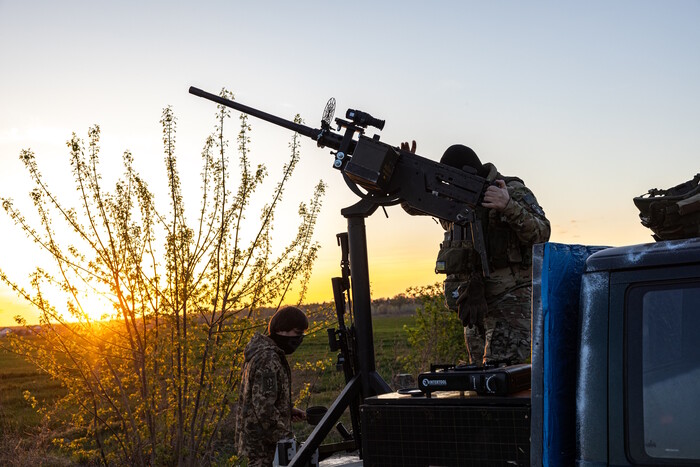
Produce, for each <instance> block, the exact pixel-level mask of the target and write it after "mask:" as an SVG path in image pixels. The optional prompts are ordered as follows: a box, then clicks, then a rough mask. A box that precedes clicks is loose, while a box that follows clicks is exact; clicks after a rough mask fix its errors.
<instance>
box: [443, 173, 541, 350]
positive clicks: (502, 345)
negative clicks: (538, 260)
mask: <svg viewBox="0 0 700 467" xmlns="http://www.w3.org/2000/svg"><path fill="white" fill-rule="evenodd" d="M484 167H485V168H488V170H489V175H488V176H487V177H486V178H487V180H489V181H490V182H492V181H494V180H496V179H501V180H504V181H505V182H506V187H507V188H508V194H509V196H510V200H509V201H508V205H507V206H506V208H505V209H504V210H503V211H497V210H495V209H486V208H482V209H480V217H481V219H482V224H483V229H484V236H485V240H486V248H487V255H488V260H489V268H490V272H491V274H490V277H489V278H487V279H484V297H485V299H486V303H487V306H488V312H487V314H486V316H485V317H484V319H483V325H477V326H472V327H471V328H468V327H465V328H464V340H465V343H466V345H467V351H468V352H469V360H470V363H485V362H487V361H489V360H502V359H509V360H510V361H511V362H512V363H522V362H525V361H527V360H528V359H529V357H530V314H531V298H532V286H531V283H532V246H533V245H534V244H535V243H543V242H546V241H547V240H549V234H550V225H549V221H548V220H547V218H546V217H545V214H544V211H543V210H542V208H541V207H540V206H539V205H538V204H537V199H536V198H535V195H534V194H533V193H532V192H531V191H530V190H529V189H528V188H527V187H526V186H525V184H524V183H523V181H522V180H520V179H519V178H516V177H503V176H502V175H500V174H499V173H498V171H497V170H496V167H494V166H493V164H484ZM442 225H443V227H444V228H445V229H446V233H445V240H446V241H448V242H449V240H451V238H450V236H451V228H452V224H451V223H448V222H444V221H443V222H442ZM466 247H467V248H472V250H473V245H471V243H470V242H469V244H467V245H466ZM478 258H479V256H478V254H476V252H473V251H472V252H471V253H470V254H469V255H467V257H466V259H465V260H464V261H465V263H467V264H465V265H464V271H465V272H464V273H460V274H450V275H448V276H447V277H446V279H445V298H446V302H447V305H448V306H449V307H450V308H451V309H453V310H456V309H457V308H456V305H455V301H456V299H457V295H458V294H457V286H458V285H459V284H462V283H464V281H468V280H469V277H470V275H472V274H481V266H480V261H479V260H478Z"/></svg>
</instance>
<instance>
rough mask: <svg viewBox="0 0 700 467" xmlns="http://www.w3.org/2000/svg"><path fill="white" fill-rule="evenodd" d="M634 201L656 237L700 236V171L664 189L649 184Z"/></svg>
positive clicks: (660, 238)
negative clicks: (646, 190) (648, 187)
mask: <svg viewBox="0 0 700 467" xmlns="http://www.w3.org/2000/svg"><path fill="white" fill-rule="evenodd" d="M634 204H635V205H636V206H637V209H639V218H640V219H641V221H642V225H643V226H644V227H648V228H649V229H651V230H652V232H654V235H653V237H654V239H655V240H656V241H661V240H677V239H682V238H692V237H700V173H699V174H697V175H695V177H693V179H692V180H688V181H687V182H685V183H681V184H680V185H676V186H674V187H673V188H669V189H667V190H659V189H656V188H652V189H651V190H649V191H648V192H647V193H645V194H643V195H641V196H638V197H636V198H634Z"/></svg>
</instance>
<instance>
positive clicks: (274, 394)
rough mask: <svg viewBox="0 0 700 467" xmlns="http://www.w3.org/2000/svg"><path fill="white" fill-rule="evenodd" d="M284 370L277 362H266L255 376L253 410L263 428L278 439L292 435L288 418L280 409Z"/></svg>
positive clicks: (258, 368)
mask: <svg viewBox="0 0 700 467" xmlns="http://www.w3.org/2000/svg"><path fill="white" fill-rule="evenodd" d="M283 373H284V369H283V368H282V366H281V365H280V364H279V362H275V361H266V362H264V363H262V364H261V365H259V366H257V367H256V369H255V373H254V374H253V391H252V393H253V397H252V399H253V400H252V404H253V410H254V411H255V414H256V416H257V419H258V421H259V422H260V425H261V427H262V428H263V429H264V430H266V431H270V432H271V433H272V434H274V437H275V438H276V439H282V438H285V437H288V436H290V435H291V433H290V432H289V430H288V428H287V421H286V418H287V417H286V416H285V415H284V414H282V413H281V412H280V411H279V409H278V399H279V398H280V392H281V391H283V390H284V389H283V388H282V386H283V385H282V383H281V377H285V376H283Z"/></svg>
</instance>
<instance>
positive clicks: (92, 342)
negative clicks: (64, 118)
mask: <svg viewBox="0 0 700 467" xmlns="http://www.w3.org/2000/svg"><path fill="white" fill-rule="evenodd" d="M222 95H223V96H224V97H227V98H233V96H232V95H231V94H230V93H229V92H227V91H225V90H223V91H222ZM229 119H230V115H229V111H228V110H227V108H225V107H223V106H218V108H217V114H216V125H215V131H214V133H213V134H212V135H211V136H210V137H208V138H207V140H206V143H205V145H204V148H203V150H202V154H201V159H202V172H201V186H202V195H201V203H200V204H199V208H198V211H197V213H196V221H195V222H194V223H192V224H190V223H189V222H188V219H187V217H186V215H185V203H184V200H183V194H182V190H181V185H180V173H179V172H178V166H177V157H176V155H175V136H176V118H175V116H174V114H173V112H172V110H171V109H170V108H169V107H168V108H166V109H164V111H163V114H162V120H161V124H162V128H163V147H164V163H165V170H166V174H167V179H168V201H169V208H165V209H162V208H159V207H157V205H156V202H155V201H156V200H155V197H154V194H153V193H152V192H151V191H150V190H149V187H148V186H147V184H146V181H145V180H144V179H143V178H142V177H141V176H140V175H139V174H138V173H137V172H136V171H135V169H134V166H133V156H132V155H131V154H130V153H129V152H126V153H124V155H123V167H124V173H123V175H122V177H121V178H120V179H119V181H118V182H117V183H116V185H115V186H114V188H113V190H111V191H108V190H107V189H106V188H105V187H104V186H103V181H102V176H101V174H100V146H99V142H100V129H99V127H97V126H95V127H93V128H91V129H90V130H89V132H88V141H87V145H85V143H84V142H83V141H82V140H81V139H80V138H78V137H77V136H76V135H75V134H73V137H72V138H71V140H70V141H69V142H68V148H69V152H70V165H71V169H72V174H73V182H74V186H75V189H76V190H77V193H78V199H79V206H77V207H73V208H68V207H66V206H64V205H63V204H62V202H61V201H60V200H59V197H58V196H57V195H56V193H54V192H53V191H52V190H50V189H49V187H48V184H47V182H46V181H45V179H44V177H43V176H42V174H41V172H40V170H39V166H38V163H37V160H36V158H35V155H34V153H33V152H32V151H30V150H24V151H22V153H21V156H20V158H21V160H22V162H23V163H24V165H25V167H26V168H27V170H28V172H29V174H30V176H31V179H32V181H33V184H34V187H33V189H32V191H31V193H30V196H31V199H32V201H33V203H34V206H35V207H36V211H37V213H38V222H34V221H32V222H30V221H29V220H28V218H27V217H25V216H24V215H23V213H21V212H20V211H19V210H18V209H17V208H16V207H15V205H14V204H13V202H12V201H11V200H10V199H6V198H3V199H2V205H3V207H4V209H5V211H6V212H7V213H8V214H9V216H10V217H11V218H12V219H13V221H14V222H15V224H16V225H17V226H19V228H21V229H22V230H23V231H24V232H25V233H26V234H27V236H28V237H29V238H31V239H32V240H33V241H34V242H36V245H37V246H38V247H39V248H40V249H42V250H44V251H46V252H48V253H49V256H50V257H51V258H52V259H53V264H52V265H51V266H50V267H49V266H48V265H45V267H37V269H36V270H35V272H34V273H33V274H32V276H31V288H29V289H28V290H27V289H24V288H22V287H20V286H19V285H18V284H17V283H16V282H15V281H13V280H11V279H10V278H9V277H8V276H7V275H6V274H5V273H4V272H1V271H0V278H2V280H3V281H4V282H5V283H7V284H8V285H10V286H11V287H12V288H14V290H15V291H16V292H17V293H18V294H19V295H21V296H22V297H23V298H24V299H26V300H27V301H28V302H30V303H31V304H32V305H33V306H34V308H35V309H36V310H37V311H38V313H39V320H40V323H41V325H40V326H38V327H36V326H27V329H29V330H31V333H32V335H31V336H29V337H22V336H15V337H14V338H13V339H12V346H13V350H14V351H16V352H19V353H21V354H23V355H25V356H26V357H27V358H29V359H31V360H32V361H33V362H34V363H35V364H36V365H38V366H39V367H40V368H41V369H43V370H44V371H45V372H46V373H47V374H48V375H50V376H51V377H52V378H56V379H58V380H60V381H61V382H62V383H63V384H64V385H65V387H66V389H67V395H66V396H65V397H64V398H62V399H61V401H60V404H59V407H60V408H61V410H62V413H63V416H64V421H65V423H66V424H67V425H70V426H72V427H73V429H72V431H71V435H70V436H63V437H61V438H59V439H54V440H53V442H54V444H56V445H58V446H60V447H62V448H64V449H66V450H68V451H70V453H71V455H73V456H74V458H83V459H90V460H92V461H95V460H96V461H97V462H100V463H104V464H108V465H194V464H197V465H199V464H206V463H210V462H213V460H214V459H215V458H216V456H217V449H219V446H220V444H221V442H220V437H221V433H222V427H223V426H224V425H226V423H228V422H227V417H228V416H229V412H230V407H231V405H232V403H233V402H234V401H235V399H236V397H237V389H238V385H239V381H238V378H239V373H240V365H241V363H242V358H243V355H242V350H243V347H244V345H245V344H246V343H247V341H248V339H249V337H250V336H251V335H252V333H253V332H254V331H255V330H256V329H259V326H260V325H261V323H262V322H263V319H262V317H261V315H260V314H259V312H260V310H261V309H262V307H270V308H272V309H275V308H277V307H279V306H280V305H281V304H282V303H283V302H284V301H285V299H286V297H287V294H288V292H289V291H290V290H292V288H294V289H295V290H296V291H298V292H299V299H298V302H301V301H302V300H303V298H304V293H305V291H306V284H307V282H308V280H309V277H310V273H311V267H312V265H313V262H314V260H315V258H316V255H317V251H318V244H317V243H316V242H314V241H313V239H312V237H313V231H314V226H315V223H316V219H317V216H318V213H319V210H320V208H321V199H322V196H323V194H324V188H325V187H324V184H323V183H322V182H319V183H318V184H317V185H316V187H315V189H314V191H313V194H311V200H310V202H308V203H302V204H301V205H300V207H299V210H298V214H299V219H300V222H299V225H298V228H297V231H296V235H295V236H294V237H293V238H292V239H291V241H289V243H287V244H286V245H281V246H280V247H277V248H275V245H274V244H273V238H272V231H273V223H274V214H275V212H276V210H277V209H278V208H279V207H280V203H281V200H282V197H283V194H284V189H285V187H286V186H287V184H288V183H289V181H290V177H291V176H292V174H293V172H294V169H295V167H296V165H297V163H298V161H299V157H300V153H299V142H298V135H297V134H294V136H293V137H292V140H291V143H290V147H289V149H290V155H289V158H288V160H287V162H286V164H284V166H283V167H282V173H281V175H280V178H279V180H278V181H277V182H276V185H275V186H274V188H272V189H271V195H268V196H270V197H269V200H268V201H267V203H266V204H265V205H264V207H263V208H262V209H261V210H260V215H259V216H253V217H248V216H247V215H248V209H249V208H250V206H251V201H252V200H253V195H254V194H256V192H258V193H259V192H260V190H258V189H259V188H260V187H261V186H263V182H264V181H265V180H266V178H267V176H268V173H267V169H266V167H265V166H264V165H262V164H261V165H257V166H255V167H253V166H252V164H251V160H250V131H251V128H250V125H249V123H248V120H247V117H246V116H245V115H243V116H241V118H240V130H239V133H238V136H237V141H238V147H237V149H238V151H237V155H236V160H237V161H238V172H237V178H238V180H237V182H238V183H237V184H236V185H235V186H231V178H232V177H233V174H234V170H233V169H232V168H231V164H230V161H229V155H228V154H229V152H228V150H227V146H228V143H227V140H226V136H225V132H224V126H225V124H227V122H228V121H229ZM297 121H300V119H299V117H298V116H297ZM66 231H70V233H71V239H72V240H71V241H70V242H68V244H66V242H65V241H64V239H65V238H66ZM50 288H54V289H56V288H57V289H58V290H60V291H61V292H62V293H63V297H64V299H65V307H63V306H62V304H57V303H52V302H51V301H50V299H49V297H53V296H54V295H52V294H49V293H47V291H48V290H49V289H50ZM95 296H100V297H102V299H103V300H104V302H105V303H109V305H110V306H111V307H112V310H113V311H111V312H110V313H108V316H105V317H104V318H105V319H102V320H95V319H94V318H93V317H92V316H93V314H92V312H93V310H89V309H88V306H89V305H88V303H92V302H93V300H92V298H93V297H95ZM59 305H60V306H59ZM64 308H65V309H64ZM18 322H19V324H25V325H27V323H26V322H24V321H23V320H22V319H21V318H18ZM76 456H77V457H76Z"/></svg>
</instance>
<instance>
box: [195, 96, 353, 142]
mask: <svg viewBox="0 0 700 467" xmlns="http://www.w3.org/2000/svg"><path fill="white" fill-rule="evenodd" d="M190 94H194V95H195V96H199V97H203V98H205V99H208V100H210V101H213V102H216V103H217V104H221V105H225V106H226V107H231V108H232V109H236V110H238V111H240V112H243V113H245V114H248V115H252V116H253V117H257V118H259V119H261V120H265V121H266V122H269V123H273V124H275V125H277V126H281V127H283V128H287V129H288V130H292V131H295V132H297V133H299V134H300V135H303V136H306V137H309V138H311V139H313V140H314V141H316V142H318V143H319V145H321V146H328V147H330V148H333V149H338V148H339V147H340V142H341V138H340V136H339V135H335V134H333V133H330V132H326V131H324V130H321V129H318V128H311V127H308V126H306V125H302V124H300V123H296V122H292V121H290V120H285V119H284V118H280V117H278V116H276V115H272V114H269V113H267V112H263V111H262V110H258V109H256V108H253V107H249V106H247V105H244V104H240V103H238V102H236V101H232V100H230V99H226V98H224V97H221V96H217V95H216V94H212V93H209V92H206V91H203V90H201V89H199V88H196V87H194V86H190Z"/></svg>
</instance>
